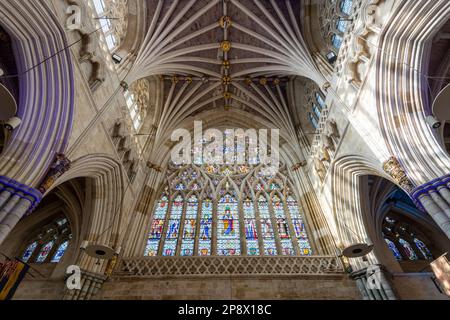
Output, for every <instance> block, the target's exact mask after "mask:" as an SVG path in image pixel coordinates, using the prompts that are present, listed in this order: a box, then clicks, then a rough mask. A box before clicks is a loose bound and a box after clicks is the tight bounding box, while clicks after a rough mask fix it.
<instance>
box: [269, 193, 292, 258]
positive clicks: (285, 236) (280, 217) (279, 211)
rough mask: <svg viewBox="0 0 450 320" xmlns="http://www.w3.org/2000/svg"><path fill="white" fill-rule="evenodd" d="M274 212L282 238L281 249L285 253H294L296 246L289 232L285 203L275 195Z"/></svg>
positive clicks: (273, 199) (273, 201)
mask: <svg viewBox="0 0 450 320" xmlns="http://www.w3.org/2000/svg"><path fill="white" fill-rule="evenodd" d="M272 206H273V212H274V214H275V219H276V221H277V228H278V236H279V237H280V239H281V250H282V254H283V255H294V254H295V252H294V247H293V246H292V240H291V236H290V233H289V225H288V221H287V220H286V214H285V211H284V205H283V202H282V201H281V199H280V198H279V197H278V196H277V195H274V196H273V198H272Z"/></svg>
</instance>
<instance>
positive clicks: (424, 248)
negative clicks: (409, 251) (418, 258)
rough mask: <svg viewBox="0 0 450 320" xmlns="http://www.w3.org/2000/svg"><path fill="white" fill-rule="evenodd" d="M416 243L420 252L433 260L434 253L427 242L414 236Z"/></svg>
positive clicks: (427, 258)
mask: <svg viewBox="0 0 450 320" xmlns="http://www.w3.org/2000/svg"><path fill="white" fill-rule="evenodd" d="M414 243H415V245H416V247H417V249H419V250H420V253H422V255H423V257H424V258H425V259H426V260H433V255H432V254H431V252H430V250H428V248H427V246H426V245H425V243H423V242H422V241H421V240H419V239H417V238H414Z"/></svg>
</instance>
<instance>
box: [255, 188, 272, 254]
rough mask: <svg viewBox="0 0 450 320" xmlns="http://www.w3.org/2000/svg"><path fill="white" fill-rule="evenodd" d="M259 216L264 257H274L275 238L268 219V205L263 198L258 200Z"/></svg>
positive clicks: (269, 218) (270, 221)
mask: <svg viewBox="0 0 450 320" xmlns="http://www.w3.org/2000/svg"><path fill="white" fill-rule="evenodd" d="M258 209H259V216H260V218H261V232H262V238H263V245H264V254H265V255H270V256H273V255H276V254H277V246H276V244H275V237H274V233H273V227H272V220H271V217H270V211H269V203H268V202H267V200H266V198H265V197H264V196H262V195H261V196H260V197H259V199H258Z"/></svg>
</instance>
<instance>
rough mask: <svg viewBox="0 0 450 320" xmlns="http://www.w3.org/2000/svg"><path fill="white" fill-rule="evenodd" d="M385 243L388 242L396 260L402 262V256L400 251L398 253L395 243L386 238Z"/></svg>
mask: <svg viewBox="0 0 450 320" xmlns="http://www.w3.org/2000/svg"><path fill="white" fill-rule="evenodd" d="M384 241H386V243H387V245H388V247H389V249H390V250H391V252H392V254H393V255H394V257H395V259H397V260H398V261H401V260H402V255H401V253H400V251H398V249H397V246H396V245H395V243H394V242H392V241H391V240H389V239H386V238H385V239H384Z"/></svg>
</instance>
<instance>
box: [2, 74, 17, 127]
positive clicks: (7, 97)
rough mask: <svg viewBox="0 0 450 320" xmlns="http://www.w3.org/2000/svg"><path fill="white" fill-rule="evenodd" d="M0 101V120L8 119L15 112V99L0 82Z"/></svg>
mask: <svg viewBox="0 0 450 320" xmlns="http://www.w3.org/2000/svg"><path fill="white" fill-rule="evenodd" d="M0 101H1V102H2V107H1V108H0V120H9V119H11V118H12V117H14V116H15V114H16V112H17V103H16V99H15V98H14V96H13V95H12V93H11V92H10V91H9V90H8V88H6V87H5V86H4V85H2V84H1V83H0Z"/></svg>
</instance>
